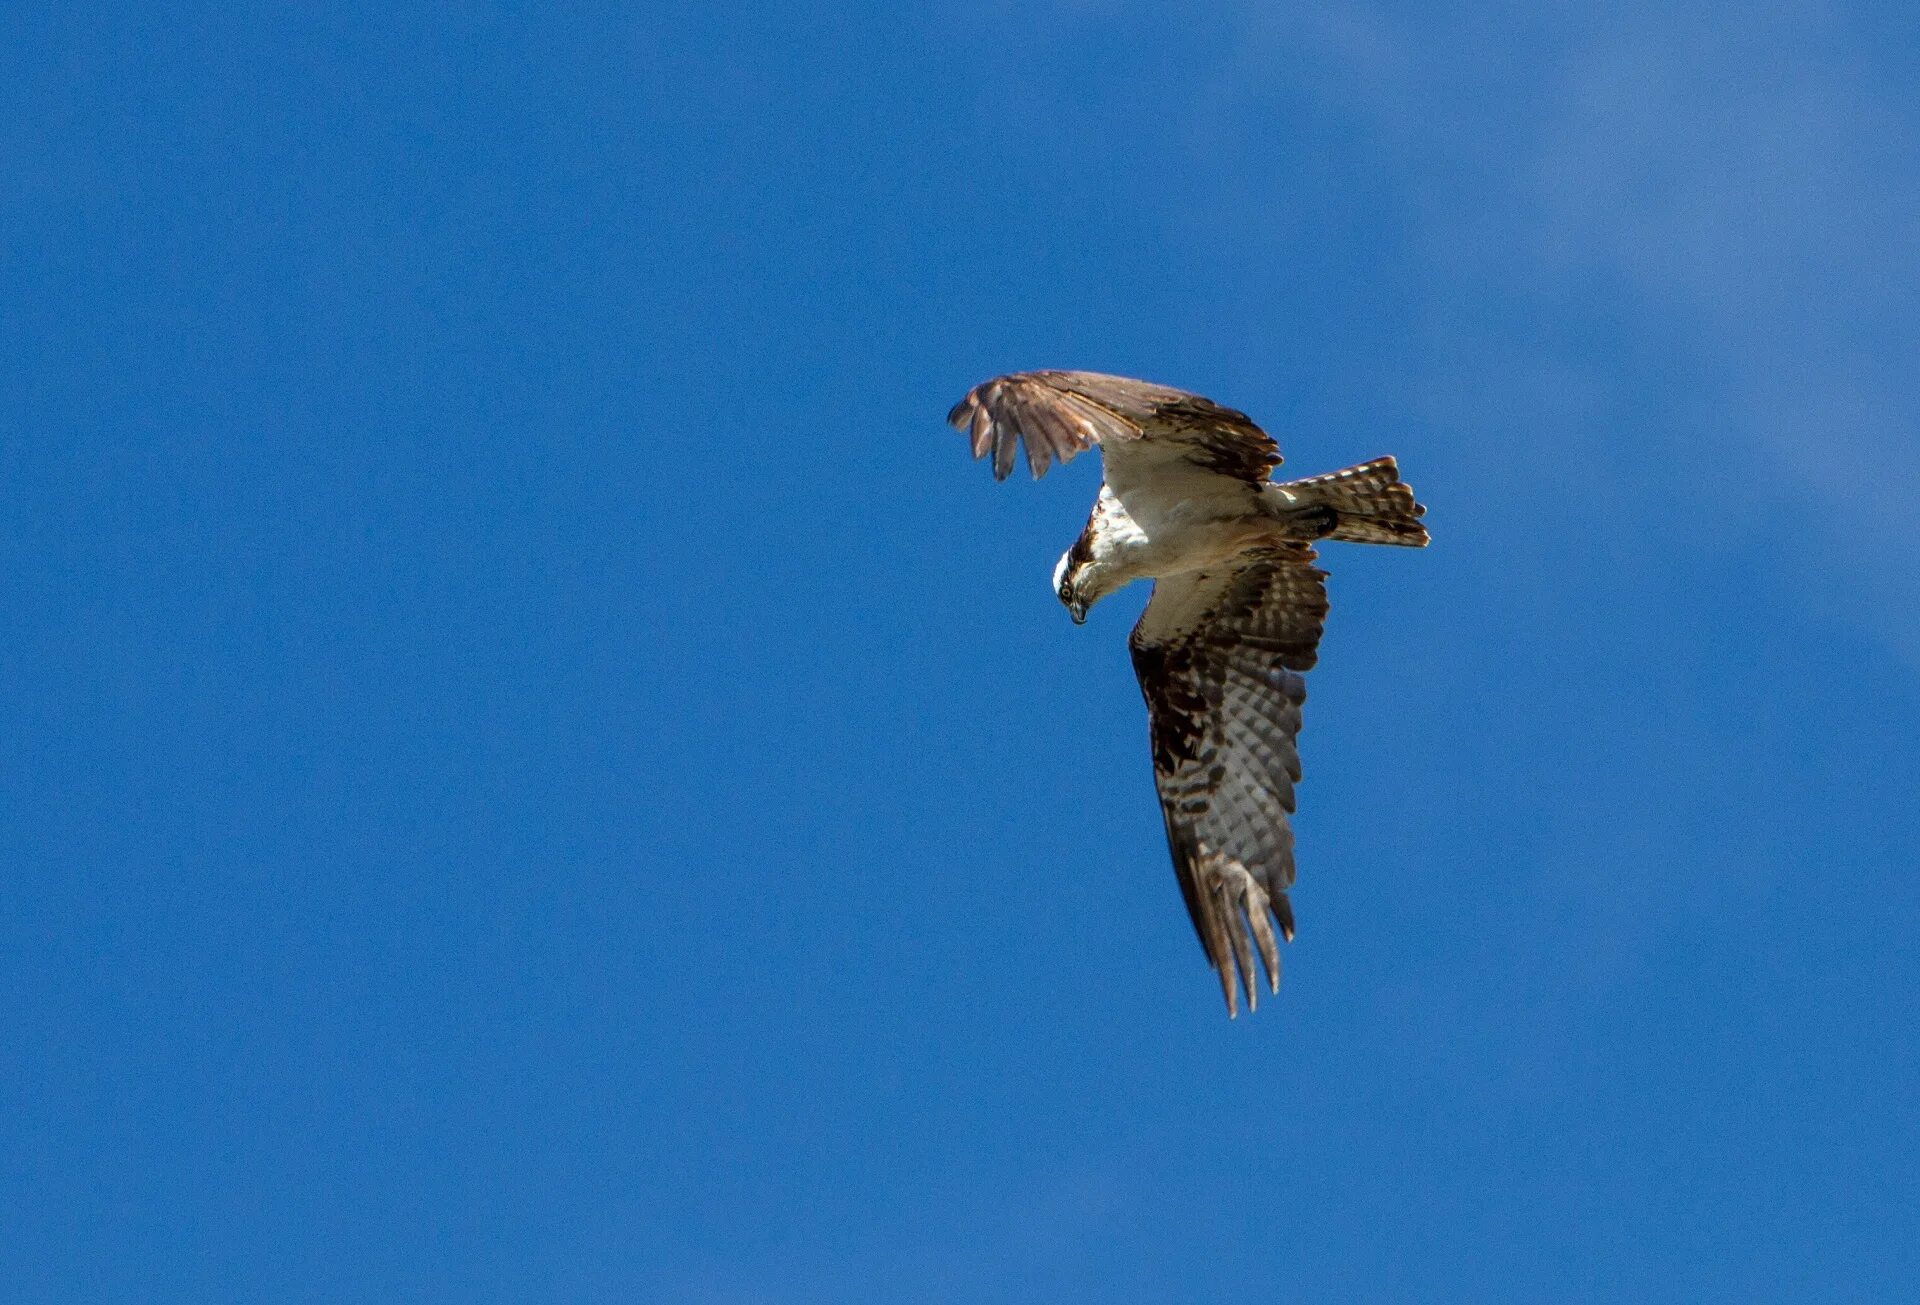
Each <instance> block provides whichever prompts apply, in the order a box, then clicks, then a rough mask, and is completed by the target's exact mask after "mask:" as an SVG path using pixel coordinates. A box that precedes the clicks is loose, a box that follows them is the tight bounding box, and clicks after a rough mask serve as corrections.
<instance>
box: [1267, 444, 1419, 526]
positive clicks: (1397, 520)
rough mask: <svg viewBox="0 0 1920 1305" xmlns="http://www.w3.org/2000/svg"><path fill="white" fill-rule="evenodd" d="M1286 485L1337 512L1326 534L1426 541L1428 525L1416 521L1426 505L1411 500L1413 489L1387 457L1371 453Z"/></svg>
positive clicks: (1397, 465)
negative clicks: (1369, 457) (1351, 464)
mask: <svg viewBox="0 0 1920 1305" xmlns="http://www.w3.org/2000/svg"><path fill="white" fill-rule="evenodd" d="M1285 488H1287V489H1290V490H1292V491H1293V492H1294V493H1295V494H1298V495H1300V496H1301V497H1302V498H1303V499H1305V500H1306V501H1307V502H1309V503H1323V504H1325V505H1326V506H1328V507H1330V508H1332V509H1334V511H1336V512H1337V513H1339V519H1338V521H1337V522H1336V523H1335V525H1334V527H1333V531H1332V533H1331V534H1329V535H1328V536H1327V538H1329V539H1340V540H1345V541H1346V542H1348V543H1353V544H1399V545H1402V546H1404V547H1407V548H1424V547H1426V544H1427V528H1426V527H1425V526H1423V525H1421V524H1420V517H1421V515H1422V514H1423V513H1425V512H1426V508H1424V507H1422V506H1421V505H1420V504H1418V503H1416V502H1414V499H1413V490H1412V489H1411V488H1410V487H1409V486H1408V485H1406V484H1405V483H1404V482H1402V481H1401V479H1400V467H1399V464H1398V463H1396V462H1395V461H1394V460H1393V459H1392V458H1375V459H1374V460H1373V461H1371V462H1362V463H1360V464H1359V465H1358V466H1354V467H1345V468H1343V469H1341V470H1339V471H1329V472H1328V473H1327V474H1326V475H1324V476H1308V477H1307V478H1306V479H1304V480H1289V481H1287V482H1285Z"/></svg>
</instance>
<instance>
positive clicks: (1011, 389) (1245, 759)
mask: <svg viewBox="0 0 1920 1305" xmlns="http://www.w3.org/2000/svg"><path fill="white" fill-rule="evenodd" d="M947 420H948V421H949V422H950V423H952V424H953V425H954V426H956V427H958V428H960V429H961V430H964V431H967V432H968V434H969V435H970V437H971V439H972V445H973V456H974V457H975V458H982V457H985V456H986V455H987V454H989V453H991V454H992V455H993V475H994V479H995V480H1004V479H1006V476H1007V473H1008V472H1010V471H1011V470H1013V462H1014V453H1015V448H1016V446H1017V445H1023V446H1024V447H1025V450H1026V458H1027V466H1028V468H1029V469H1030V470H1031V471H1032V472H1033V475H1034V477H1035V478H1036V479H1037V478H1038V477H1040V476H1042V475H1044V474H1045V473H1046V470H1047V468H1048V466H1050V465H1051V464H1052V463H1053V462H1055V461H1059V462H1067V461H1070V460H1071V459H1072V458H1073V457H1074V456H1075V455H1077V454H1079V453H1080V452H1081V451H1083V450H1085V449H1089V448H1092V447H1093V446H1094V445H1099V447H1100V461H1101V467H1102V470H1103V472H1104V480H1103V483H1102V484H1101V486H1100V496H1099V498H1098V499H1096V500H1095V502H1094V505H1093V512H1092V514H1091V515H1090V516H1089V517H1088V518H1087V524H1086V528H1085V529H1084V530H1082V531H1081V532H1080V537H1079V538H1078V539H1076V540H1075V541H1074V542H1073V547H1071V548H1069V549H1068V550H1067V551H1066V552H1065V553H1064V554H1062V555H1061V558H1060V561H1059V564H1058V565H1057V566H1055V567H1054V569H1053V588H1054V592H1055V594H1056V595H1058V597H1059V599H1060V601H1061V603H1063V604H1065V606H1066V609H1067V611H1068V613H1069V614H1071V615H1072V617H1073V620H1074V623H1075V624H1079V623H1081V622H1084V621H1085V620H1086V619H1087V609H1088V608H1089V607H1092V606H1093V605H1094V604H1095V603H1097V602H1099V601H1100V600H1101V599H1102V598H1104V597H1106V596H1107V595H1108V594H1110V593H1112V592H1113V591H1114V590H1116V589H1118V588H1120V587H1121V586H1122V585H1125V584H1128V583H1129V582H1131V581H1134V580H1142V579H1150V580H1152V581H1153V582H1154V585H1153V596H1152V597H1151V598H1150V599H1149V600H1148V602H1147V609H1146V611H1145V612H1144V613H1143V614H1142V615H1141V617H1140V623H1139V624H1138V625H1136V626H1134V627H1133V636H1132V638H1131V639H1129V640H1128V647H1129V648H1130V649H1131V651H1132V653H1133V669H1134V673H1135V674H1136V675H1137V676H1138V677H1139V679H1140V692H1141V694H1142V696H1144V697H1145V698H1146V701H1147V718H1148V723H1149V727H1150V729H1149V732H1150V735H1151V741H1152V746H1153V776H1154V783H1155V786H1156V787H1157V788H1158V789H1159V792H1160V812H1161V815H1162V817H1163V818H1164V819H1165V822H1166V828H1167V846H1168V848H1169V850H1170V851H1171V852H1172V854H1173V868H1174V872H1175V874H1176V875H1178V877H1179V880H1180V892H1181V895H1182V896H1183V897H1184V898H1185V899H1186V904H1187V913H1188V915H1189V916H1190V917H1191V918H1192V920H1193V927H1194V931H1195V932H1196V933H1198V934H1199V935H1200V944H1201V946H1202V947H1203V948H1205V950H1206V953H1207V959H1208V961H1210V962H1211V963H1212V965H1213V968H1214V969H1215V970H1216V971H1217V972H1218V973H1219V976H1220V987H1221V990H1222V991H1223V992H1224V993H1225V995H1226V999H1227V1014H1228V1015H1229V1016H1230V1017H1231V1016H1234V1015H1237V1014H1238V1013H1239V997H1238V989H1239V987H1240V986H1241V985H1244V986H1245V988H1246V994H1247V1003H1248V1006H1249V1008H1255V1007H1257V1006H1258V1005H1259V995H1258V989H1257V987H1256V985H1255V982H1254V973H1255V972H1254V962H1253V954H1254V951H1255V950H1256V949H1257V950H1258V952H1259V955H1260V962H1261V965H1262V966H1263V967H1264V969H1265V972H1266V978H1267V985H1268V989H1269V990H1270V991H1272V992H1278V991H1279V990H1280V952H1279V948H1278V946H1277V945H1276V944H1275V942H1274V935H1273V925H1274V924H1275V923H1278V924H1279V926H1280V934H1281V936H1282V937H1284V938H1285V939H1286V940H1287V941H1288V942H1292V941H1293V906H1292V904H1291V903H1289V902H1288V900H1287V889H1288V888H1290V887H1291V886H1292V885H1293V830H1292V828H1291V827H1290V826H1289V824H1288V819H1287V818H1288V816H1289V815H1291V814H1292V812H1293V809H1294V801H1293V786H1294V783H1295V781H1297V780H1298V779H1299V778H1300V754H1299V752H1298V750H1297V749H1296V747H1295V745H1294V736H1295V735H1296V734H1298V733H1299V731H1300V705H1301V703H1303V702H1304V701H1305V700H1306V681H1305V680H1303V679H1302V678H1301V672H1302V671H1305V670H1307V669H1309V668H1310V667H1312V665H1313V663H1314V659H1315V656H1316V651H1315V650H1316V649H1317V647H1318V645H1319V643H1320V629H1321V625H1322V623H1323V622H1324V620H1325V619H1326V614H1327V591H1326V585H1325V583H1324V582H1325V580H1326V576H1327V573H1326V572H1324V571H1321V570H1318V569H1316V568H1315V567H1314V565H1313V562H1314V556H1315V554H1314V551H1313V544H1314V543H1315V542H1316V541H1318V540H1322V539H1337V540H1343V541H1347V542H1350V543H1357V544H1401V545H1406V546H1409V547H1413V548H1420V547H1423V546H1425V544H1426V542H1427V532H1426V529H1425V528H1424V527H1423V526H1421V524H1420V520H1419V518H1420V516H1421V514H1422V513H1424V512H1425V511H1426V509H1425V508H1423V507H1422V506H1421V505H1420V504H1418V503H1416V502H1414V499H1413V492H1412V490H1410V489H1409V488H1408V487H1407V486H1406V485H1404V484H1402V483H1401V481H1400V473H1399V469H1398V467H1397V465H1396V464H1395V462H1394V460H1393V459H1392V458H1375V459H1374V460H1373V461H1371V462H1363V463H1361V464H1359V465H1358V466H1354V467H1348V468H1346V469H1345V470H1344V471H1333V472H1328V473H1327V474H1326V475H1324V476H1309V477H1308V478H1307V479H1305V480H1289V481H1285V482H1275V481H1273V480H1272V479H1270V473H1271V471H1272V469H1273V468H1274V467H1276V466H1278V465H1279V464H1280V450H1279V449H1278V448H1277V447H1276V446H1275V444H1274V442H1273V440H1272V438H1271V437H1269V436H1268V435H1267V433H1266V432H1265V431H1263V430H1261V429H1260V428H1259V427H1258V426H1256V425H1254V423H1253V422H1252V421H1251V420H1250V419H1249V418H1248V417H1247V416H1246V414H1244V413H1240V412H1235V411H1234V410H1233V409H1231V408H1223V407H1221V406H1220V405H1219V404H1217V403H1214V402H1212V401H1211V400H1208V399H1203V398H1201V397H1200V396H1199V395H1197V394H1188V393H1187V392H1186V391H1184V390H1176V389H1171V388H1169V387H1167V386H1164V385H1154V384H1151V383H1149V382H1147V381H1136V380H1131V379H1129V378H1127V377H1124V376H1103V375H1101V374H1099V373H1098V372H1059V371H1042V372H1019V373H1016V374H1014V375H1010V376H999V377H995V378H994V379H993V380H990V381H984V382H982V383H981V384H979V385H976V386H974V387H973V389H971V390H969V391H968V392H967V397H966V398H964V399H962V400H960V402H959V403H957V404H955V405H954V408H953V411H952V412H950V413H948V414H947Z"/></svg>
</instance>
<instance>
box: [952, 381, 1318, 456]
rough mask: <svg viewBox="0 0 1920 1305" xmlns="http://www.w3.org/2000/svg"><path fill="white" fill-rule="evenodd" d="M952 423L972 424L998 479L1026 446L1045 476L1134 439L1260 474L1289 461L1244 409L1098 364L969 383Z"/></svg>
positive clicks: (972, 435)
mask: <svg viewBox="0 0 1920 1305" xmlns="http://www.w3.org/2000/svg"><path fill="white" fill-rule="evenodd" d="M947 421H948V422H949V423H950V424H952V425H953V426H954V427H956V428H958V429H960V430H964V431H967V432H968V435H969V444H970V447H971V449H972V452H973V456H974V457H976V458H981V457H985V456H986V455H987V454H988V453H991V454H992V455H993V475H994V479H995V480H1004V479H1006V477H1007V474H1008V473H1009V472H1011V471H1012V470H1013V462H1014V454H1015V450H1016V448H1017V447H1020V446H1024V448H1025V450H1026V455H1027V469H1028V470H1029V471H1031V472H1032V473H1033V475H1034V476H1035V477H1036V478H1037V477H1040V476H1043V475H1045V474H1046V472H1047V468H1048V467H1050V466H1051V465H1053V464H1054V463H1055V462H1060V463H1066V462H1070V461H1072V460H1073V459H1074V458H1075V457H1077V456H1078V455H1079V454H1081V453H1083V452H1085V451H1086V450H1087V449H1090V448H1093V447H1094V446H1095V445H1098V446H1099V447H1100V449H1101V451H1102V453H1103V454H1104V455H1105V456H1107V457H1109V458H1112V457H1113V456H1115V454H1116V451H1117V450H1120V449H1124V448H1125V447H1126V446H1128V445H1132V444H1145V445H1152V446H1157V447H1160V448H1162V449H1163V450H1165V451H1172V452H1174V453H1175V454H1176V455H1177V456H1179V457H1183V458H1185V459H1186V460H1187V461H1189V462H1191V463H1193V464H1194V465H1195V466H1198V467H1200V468H1201V469H1203V470H1205V471H1209V472H1213V473H1215V474H1218V475H1222V476H1231V477H1234V478H1236V479H1240V480H1248V481H1254V482H1261V481H1265V480H1266V479H1267V475H1268V473H1269V472H1271V471H1272V470H1273V468H1274V467H1276V466H1278V465H1279V464H1280V450H1279V449H1278V447H1276V446H1275V444H1274V442H1273V439H1272V437H1270V436H1269V435H1268V434H1267V433H1266V432H1265V431H1263V430H1261V429H1260V428H1259V427H1258V426H1256V425H1255V424H1254V423H1253V421H1252V419H1251V418H1249V417H1248V416H1247V415H1246V414H1245V413H1243V412H1237V411H1235V410H1234V409H1232V408H1226V407H1222V406H1221V405H1219V404H1217V403H1215V402H1213V401H1212V400H1211V399H1206V398H1202V397H1201V396H1200V395H1197V394H1189V393H1187V392H1186V391H1185V390H1176V389H1173V388H1172V387H1171V386H1166V385H1155V384H1153V383H1152V382H1150V381H1138V380H1134V379H1133V378H1131V377H1127V376H1107V375H1103V374H1102V373H1099V372H1067V371H1038V372H1015V373H1012V374H1011V375H1007V376H996V377H994V378H993V379H992V380H990V381H982V382H981V383H980V384H978V385H976V386H974V387H973V388H972V389H971V390H969V391H967V396H966V397H965V398H964V399H962V400H960V402H959V403H956V404H955V405H954V406H953V410H952V411H951V412H949V413H948V414H947ZM1120 456H1122V457H1124V456H1126V455H1125V454H1124V453H1122V454H1120Z"/></svg>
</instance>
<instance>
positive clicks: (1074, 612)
mask: <svg viewBox="0 0 1920 1305" xmlns="http://www.w3.org/2000/svg"><path fill="white" fill-rule="evenodd" d="M1067 615H1068V616H1071V617H1072V618H1073V623H1074V624H1075V625H1085V624H1086V623H1087V605H1086V604H1085V603H1083V602H1080V601H1079V600H1078V599H1075V600H1074V601H1073V602H1071V603H1068V604H1067Z"/></svg>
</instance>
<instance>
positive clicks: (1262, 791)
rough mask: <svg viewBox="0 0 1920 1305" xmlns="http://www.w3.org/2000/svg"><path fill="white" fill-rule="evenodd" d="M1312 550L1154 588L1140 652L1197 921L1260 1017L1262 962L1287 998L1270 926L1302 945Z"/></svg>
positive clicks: (1314, 630) (1210, 954)
mask: <svg viewBox="0 0 1920 1305" xmlns="http://www.w3.org/2000/svg"><path fill="white" fill-rule="evenodd" d="M1313 560H1314V554H1313V550H1312V549H1310V548H1308V547H1306V546H1305V545H1303V544H1302V545H1284V546H1276V547H1272V548H1265V549H1261V550H1259V551H1257V552H1252V553H1247V554H1244V555H1243V556H1241V557H1240V558H1237V559H1235V561H1234V563H1232V564H1231V565H1230V566H1229V567H1228V568H1224V569H1221V570H1218V571H1208V572H1204V573H1194V574H1190V575H1181V576H1170V577H1167V578H1165V579H1162V580H1160V581H1158V582H1157V583H1156V584H1155V585H1154V587H1153V598H1152V600H1151V601H1150V602H1149V603H1148V604H1147V610H1146V612H1145V613H1144V614H1143V615H1142V616H1141V618H1140V623H1139V624H1138V625H1137V626H1135V627H1134V631H1133V637H1132V639H1131V640H1130V642H1129V647H1130V648H1131V649H1132V652H1133V668H1134V673H1135V674H1136V675H1138V676H1139V678H1140V692H1141V694H1142V695H1143V696H1144V697H1145V698H1146V700H1147V715H1148V718H1149V721H1150V723H1151V727H1152V737H1153V776H1154V783H1155V785H1156V787H1158V789H1159V791H1160V811H1161V815H1162V816H1163V817H1164V818H1165V821H1166V827H1167V847H1168V849H1169V850H1170V851H1171V852H1172V854H1173V868H1174V872H1175V873H1176V874H1177V875H1178V876H1179V879H1180V892H1181V895H1182V896H1183V897H1185V898H1186V903H1187V912H1188V914H1189V915H1190V916H1192V918H1193V927H1194V931H1195V932H1196V933H1198V934H1199V935H1200V945H1201V946H1202V947H1204V948H1205V949H1206V953H1207V959H1208V960H1209V961H1211V962H1212V964H1213V968H1214V969H1215V970H1217V971H1218V972H1219V975H1220V986H1221V988H1222V990H1223V991H1224V992H1225V994H1226V998H1227V1012H1228V1014H1230V1015H1231V1014H1233V1013H1235V1012H1236V1011H1237V1010H1238V1001H1237V998H1236V983H1235V980H1236V972H1237V978H1238V980H1239V981H1240V982H1241V983H1244V984H1245V986H1246V991H1247V1000H1248V1004H1249V1006H1250V1007H1251V1006H1256V1005H1258V997H1257V995H1256V994H1257V989H1256V987H1255V985H1254V965H1253V952H1254V950H1255V949H1257V950H1258V951H1259V954H1260V958H1261V961H1262V963H1263V964H1264V966H1265V968H1266V972H1267V982H1268V987H1269V988H1270V989H1271V990H1272V991H1275V992H1277V991H1279V987H1280V954H1279V948H1278V947H1277V946H1276V944H1275V942H1274V937H1273V926H1272V924H1271V923H1270V922H1269V920H1268V916H1269V914H1271V916H1272V917H1273V919H1274V920H1275V921H1277V922H1278V923H1279V925H1280V932H1281V934H1282V936H1283V937H1285V938H1286V939H1287V940H1288V941H1292V939H1293V907H1292V905H1291V903H1289V902H1288V900H1287V889H1288V888H1289V887H1290V886H1292V884H1293V828H1292V825H1291V824H1290V823H1289V820H1288V817H1290V816H1291V815H1292V814H1293V786H1294V783H1295V781H1297V780H1298V779H1299V778H1300V754H1299V751H1298V750H1297V749H1296V747H1295V746H1294V737H1295V735H1297V734H1298V733H1299V731H1300V707H1301V704H1302V703H1303V702H1305V701H1306V696H1307V685H1306V681H1305V679H1303V678H1302V677H1301V674H1300V672H1302V671H1305V670H1307V669H1308V668H1310V667H1311V666H1312V665H1313V663H1314V658H1315V655H1316V654H1315V650H1316V648H1317V647H1318V645H1319V642H1320V630H1321V626H1322V623H1323V622H1324V621H1325V619H1326V614H1327V593H1326V587H1325V585H1324V583H1323V581H1324V580H1325V579H1326V573H1325V572H1324V571H1320V570H1317V569H1315V567H1314V566H1313Z"/></svg>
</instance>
